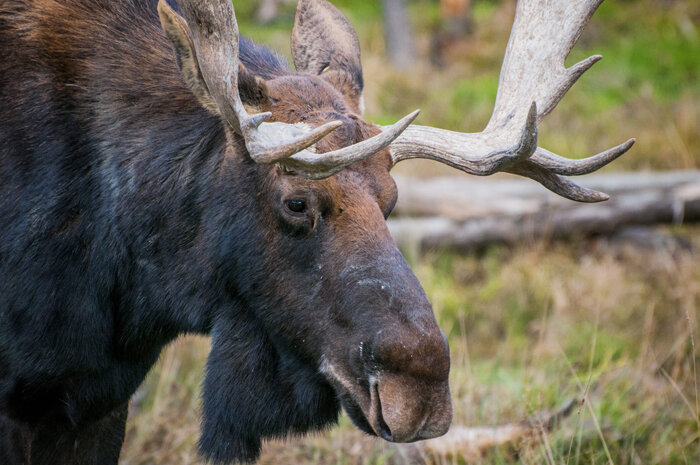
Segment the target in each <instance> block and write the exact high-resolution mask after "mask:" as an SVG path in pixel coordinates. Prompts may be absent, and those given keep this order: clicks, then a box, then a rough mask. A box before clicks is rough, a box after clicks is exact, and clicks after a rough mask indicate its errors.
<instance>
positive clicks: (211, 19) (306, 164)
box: [158, 0, 418, 179]
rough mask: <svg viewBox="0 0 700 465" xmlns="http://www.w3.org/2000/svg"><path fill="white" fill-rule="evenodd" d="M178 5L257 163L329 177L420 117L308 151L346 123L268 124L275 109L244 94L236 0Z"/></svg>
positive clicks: (208, 75)
mask: <svg viewBox="0 0 700 465" xmlns="http://www.w3.org/2000/svg"><path fill="white" fill-rule="evenodd" d="M177 3H178V5H179V6H180V8H181V10H182V14H183V17H184V19H185V21H186V23H187V24H186V25H184V24H180V25H179V26H180V27H181V29H182V31H184V32H185V35H186V36H187V40H189V41H190V42H191V45H192V49H193V50H194V53H195V54H196V59H197V60H196V61H197V63H198V70H199V72H200V73H201V77H202V78H203V80H204V82H205V83H206V86H207V89H208V93H209V94H210V95H211V97H212V99H213V100H214V102H215V103H216V107H217V110H218V111H219V113H220V114H221V116H222V118H223V119H225V120H226V121H227V122H228V123H229V124H230V125H231V127H232V128H233V130H234V131H235V132H236V133H238V134H239V135H241V136H243V138H244V140H245V144H246V148H247V149H248V152H249V154H250V156H251V158H252V159H253V160H255V161H256V162H257V163H266V164H272V163H278V164H280V165H282V166H283V167H285V168H287V169H290V170H293V171H294V172H296V173H298V174H301V175H303V176H306V177H308V178H312V179H319V178H325V177H328V176H331V175H333V174H335V173H337V172H339V171H341V170H342V169H344V168H345V167H347V166H349V165H351V164H352V163H355V162H357V161H360V160H362V159H364V158H367V157H369V156H371V155H373V154H375V153H376V152H378V151H379V150H382V149H383V148H385V147H387V146H388V145H389V144H390V143H391V142H392V141H394V140H395V139H396V137H398V135H399V134H401V132H402V131H403V130H405V129H406V128H407V127H408V125H410V124H411V123H412V122H413V120H414V119H415V118H416V116H418V112H417V111H416V112H414V113H412V114H410V115H408V116H406V117H404V118H403V119H402V120H400V121H399V122H398V123H396V124H394V125H393V126H390V127H387V128H384V129H383V131H382V132H381V133H380V134H378V135H376V136H374V137H372V138H370V139H367V140H365V141H362V142H360V143H357V144H354V145H351V146H349V147H345V148H342V149H339V150H335V151H333V152H328V153H324V154H322V155H317V154H316V153H313V152H311V151H309V150H306V149H307V148H308V147H309V146H311V145H313V144H315V143H316V142H318V141H319V140H321V139H322V138H323V137H325V136H326V135H328V134H329V133H330V132H331V131H333V130H334V129H336V128H338V127H339V126H341V124H342V123H341V122H340V121H331V122H329V123H326V124H324V125H322V126H319V127H318V128H315V129H313V130H309V129H308V128H306V127H303V126H299V125H294V124H286V123H278V122H275V123H267V122H266V121H267V120H268V119H269V118H270V116H271V114H270V113H258V114H253V115H250V114H248V112H247V111H246V109H245V108H244V106H243V102H242V101H241V98H240V95H239V92H238V70H239V61H238V56H239V50H238V44H239V32H238V23H237V22H236V15H235V13H234V9H233V4H232V2H231V0H177ZM158 8H159V13H160V14H161V18H162V20H164V21H181V18H179V17H178V16H177V15H176V14H174V12H172V9H171V8H170V6H169V5H168V4H167V2H166V0H160V2H159V5H158ZM171 18H172V19H171ZM178 18H179V19H178ZM185 26H187V27H185Z"/></svg>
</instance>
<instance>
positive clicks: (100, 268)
mask: <svg viewBox="0 0 700 465" xmlns="http://www.w3.org/2000/svg"><path fill="white" fill-rule="evenodd" d="M601 1H602V0H579V1H576V2H570V1H569V0H552V1H543V0H527V1H525V0H523V1H521V2H520V3H519V5H518V7H517V12H516V18H515V24H514V26H513V31H512V35H511V39H510V42H509V44H508V49H507V51H506V55H505V60H504V64H503V69H502V72H501V78H500V84H499V89H498V96H497V99H496V104H495V110H494V113H493V116H492V118H491V121H490V122H489V123H488V126H487V127H486V129H485V130H484V131H483V132H481V133H478V134H465V133H456V132H450V131H446V130H443V129H438V128H431V127H421V126H416V125H412V122H413V120H414V118H415V117H416V115H417V112H416V113H413V114H411V115H409V116H407V117H405V118H403V119H402V120H400V121H399V122H398V123H396V124H394V125H392V126H388V127H379V126H376V125H374V124H371V123H369V122H366V121H365V120H364V119H363V117H362V112H363V102H362V92H363V85H364V84H363V75H362V66H361V62H360V49H359V42H358V39H357V37H356V35H355V32H354V31H353V29H352V27H351V25H350V23H349V22H348V20H347V19H346V18H345V17H344V16H343V15H342V14H341V13H340V11H339V10H337V9H336V8H335V7H334V6H332V5H331V4H330V3H328V2H327V1H326V0H300V1H299V4H298V8H297V13H296V19H295V25H294V30H293V35H292V55H293V61H294V65H295V68H296V70H292V69H290V67H289V66H288V65H287V64H286V63H285V61H284V60H282V59H280V58H279V57H278V56H277V55H275V54H274V53H273V52H271V51H269V50H267V49H265V48H263V47H261V46H258V45H256V44H254V43H252V42H250V41H248V40H246V39H241V38H239V33H238V27H237V23H236V18H235V15H234V9H233V5H232V3H231V1H230V0H177V4H176V5H175V4H169V3H167V2H166V1H165V0H160V2H159V3H158V2H157V0H2V2H1V3H0V463H2V464H25V465H29V464H31V465H45V464H46V465H48V464H51V465H57V464H58V465H60V464H83V465H85V464H93V465H97V464H99V465H109V464H116V463H117V462H118V458H119V452H120V448H121V445H122V441H123V438H124V428H125V421H126V416H127V404H128V402H129V398H130V397H131V396H132V394H133V393H134V392H135V390H136V389H137V387H138V386H139V383H141V381H142V380H143V379H144V377H145V376H146V373H147V372H148V370H149V369H150V368H151V366H152V365H153V364H154V363H155V361H156V360H157V358H158V356H159V354H160V352H161V350H162V349H163V347H164V346H166V345H167V344H168V343H169V342H170V341H172V340H173V339H175V338H176V337H177V336H178V335H181V334H185V333H198V334H211V336H212V345H211V353H210V355H209V359H208V361H207V365H206V375H205V379H204V385H203V394H202V397H203V412H202V416H203V419H202V432H201V439H200V442H199V447H200V450H201V453H202V455H203V456H204V457H205V458H206V459H207V460H210V461H212V462H214V463H222V464H223V463H233V462H251V461H255V459H256V458H257V457H258V454H259V452H260V447H261V441H262V440H264V439H265V438H270V437H279V436H285V435H287V434H295V433H303V432H306V431H310V430H317V429H320V428H324V427H326V426H327V425H330V424H332V423H334V422H335V421H336V419H337V416H338V413H339V411H340V409H341V407H342V408H343V409H345V411H346V412H347V413H348V415H349V416H350V418H351V419H352V420H353V422H354V423H355V425H357V427H358V428H360V429H361V430H363V431H365V432H367V433H368V434H371V435H376V436H379V437H382V438H384V439H386V440H388V441H395V442H407V441H415V440H420V439H426V438H432V437H435V436H439V435H441V434H443V433H445V431H447V429H448V427H449V424H450V421H451V416H452V409H451V403H450V394H449V387H448V373H449V351H448V345H447V342H446V338H445V336H444V334H443V333H442V332H441V331H440V329H439V328H438V326H437V324H436V321H435V318H434V316H433V313H432V309H431V305H430V303H429V301H428V299H427V297H426V295H425V293H424V291H423V290H422V288H421V286H420V284H419V282H418V280H417V279H416V277H415V276H414V275H413V273H412V272H411V270H410V268H409V266H408V265H407V263H406V261H405V260H404V258H403V257H402V255H401V253H400V252H399V250H398V249H397V248H396V246H395V245H394V243H393V241H392V239H391V237H390V235H389V232H388V230H387V226H386V222H385V219H386V217H387V216H388V215H389V214H390V212H391V211H392V207H393V206H394V204H395V202H396V198H397V191H396V186H395V184H394V182H393V181H392V178H391V176H390V171H391V169H392V167H393V166H394V165H395V164H396V163H398V162H400V161H401V160H405V159H409V158H428V159H433V160H436V161H438V162H441V163H445V164H447V165H450V166H452V167H455V168H457V169H459V170H462V171H465V172H467V173H471V174H475V175H489V174H492V173H495V172H498V171H505V172H509V173H514V174H518V175H523V176H527V177H529V178H532V179H534V180H536V181H538V182H540V183H541V184H543V185H544V186H545V187H547V188H548V189H550V190H552V191H554V192H556V193H557V194H560V195H562V196H564V197H568V198H569V199H572V200H577V201H584V202H597V201H601V200H605V199H606V198H607V197H606V196H605V194H603V193H599V192H595V191H591V190H588V189H585V188H582V187H579V186H577V185H575V184H573V183H572V182H571V181H569V180H568V179H567V178H565V177H564V176H568V175H579V174H584V173H589V172H592V171H595V170H597V169H598V168H600V167H601V166H603V165H605V164H607V163H608V162H610V161H612V160H614V159H615V158H617V157H618V156H619V155H621V154H622V153H624V152H625V151H627V150H628V149H629V148H630V147H631V145H632V143H633V140H630V141H628V142H627V143H625V144H622V145H620V146H618V147H616V148H614V149H611V150H608V151H606V152H603V153H601V154H599V155H596V156H593V157H590V158H587V159H583V160H567V159H564V158H561V157H559V156H557V155H554V154H553V153H551V152H549V151H547V150H545V149H542V148H539V147H538V146H537V125H538V123H539V122H540V121H541V120H542V119H543V118H544V117H545V116H546V115H547V114H548V113H549V112H550V111H551V110H552V109H553V108H554V107H555V106H556V104H557V103H558V102H559V100H560V99H561V98H562V97H563V95H564V94H565V93H566V91H567V90H568V89H569V88H570V87H571V86H572V85H573V84H574V82H575V81H576V80H577V79H578V77H579V76H581V74H582V73H583V72H584V71H586V70H587V69H588V68H590V67H591V66H592V65H593V64H594V63H595V62H596V61H597V60H598V59H599V58H600V57H597V56H594V57H591V58H589V59H587V60H585V61H583V62H581V63H579V64H576V65H574V66H572V67H570V68H565V67H564V59H565V58H566V56H567V55H568V53H569V51H570V50H571V48H572V47H573V45H574V43H575V42H576V40H577V38H578V36H579V35H580V33H581V30H582V29H583V27H584V25H585V24H586V22H587V21H588V19H589V18H590V17H591V15H592V14H593V12H594V11H595V9H596V8H597V7H598V5H599V4H600V3H601Z"/></svg>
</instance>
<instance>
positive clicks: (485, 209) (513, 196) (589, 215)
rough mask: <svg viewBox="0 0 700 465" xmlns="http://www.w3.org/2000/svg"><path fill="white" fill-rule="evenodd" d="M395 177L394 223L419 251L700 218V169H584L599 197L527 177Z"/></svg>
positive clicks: (400, 237)
mask: <svg viewBox="0 0 700 465" xmlns="http://www.w3.org/2000/svg"><path fill="white" fill-rule="evenodd" d="M397 184H398V187H399V193H400V195H399V202H398V203H397V205H396V209H395V210H394V214H393V216H392V219H390V220H389V229H390V230H391V233H392V236H393V237H394V239H395V240H396V242H397V243H398V244H399V245H401V246H403V247H409V248H413V249H414V251H416V249H417V251H420V250H421V249H425V248H442V247H447V248H456V249H473V248H478V247H483V246H485V245H488V244H491V243H507V244H515V243H518V242H521V241H523V240H531V239H537V238H543V237H546V238H549V237H552V238H558V237H567V236H573V235H586V234H608V233H613V232H615V231H617V230H619V229H620V228H622V227H625V226H634V225H652V224H680V223H683V222H693V221H700V171H677V172H664V173H627V174H598V175H591V176H586V177H584V179H583V184H584V185H586V186H590V187H592V188H594V189H599V190H602V191H604V192H607V193H609V194H610V195H611V199H610V200H608V201H607V202H602V203H597V204H585V203H576V202H572V201H570V200H566V199H564V198H561V197H558V196H556V195H555V194H553V193H551V192H549V191H547V190H545V189H544V188H543V187H542V186H540V185H539V184H537V183H535V182H532V181H529V180H515V179H489V180H486V179H479V178H467V177H459V178H456V177H455V178H434V179H416V178H401V177H397Z"/></svg>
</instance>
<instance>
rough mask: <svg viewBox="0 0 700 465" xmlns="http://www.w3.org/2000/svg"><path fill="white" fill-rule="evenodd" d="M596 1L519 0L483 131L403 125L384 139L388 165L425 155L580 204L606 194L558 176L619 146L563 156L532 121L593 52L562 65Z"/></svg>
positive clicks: (601, 162)
mask: <svg viewBox="0 0 700 465" xmlns="http://www.w3.org/2000/svg"><path fill="white" fill-rule="evenodd" d="M602 2H603V0H576V1H572V0H520V1H519V2H518V5H517V9H516V14H515V21H514V24H513V29H512V31H511V35H510V40H509V41H508V47H507V49H506V54H505V58H504V60H503V67H502V68H501V76H500V81H499V84H498V94H497V97H496V104H495V108H494V111H493V115H492V116H491V120H490V121H489V123H488V125H487V126H486V129H484V131H483V132H480V133H475V134H466V133H458V132H452V131H447V130H444V129H438V128H432V127H422V126H411V127H409V128H408V129H407V130H406V131H405V132H404V133H403V134H402V135H401V136H400V137H399V138H398V139H397V140H396V141H394V143H392V145H391V152H392V158H393V161H394V164H396V163H398V162H400V161H402V160H407V159H410V158H428V159H432V160H436V161H439V162H441V163H445V164H447V165H449V166H452V167H454V168H457V169H459V170H462V171H465V172H467V173H470V174H475V175H479V176H486V175H490V174H493V173H496V172H498V171H505V172H509V173H513V174H519V175H522V176H527V177H529V178H532V179H534V180H536V181H538V182H540V183H541V184H543V185H544V186H545V187H546V188H548V189H550V190H551V191H553V192H555V193H557V194H559V195H561V196H563V197H567V198H569V199H572V200H577V201H580V202H599V201H602V200H607V199H608V196H607V195H606V194H604V193H602V192H596V191H593V190H590V189H586V188H583V187H580V186H577V185H576V184H574V183H573V182H571V181H570V180H568V179H567V178H565V177H563V176H562V175H564V176H576V175H581V174H587V173H591V172H593V171H596V170H598V169H599V168H601V167H603V166H605V165H606V164H608V163H610V162H611V161H613V160H615V159H616V158H617V157H619V156H620V155H622V154H623V153H625V152H627V151H628V150H629V149H630V148H631V147H632V145H633V144H634V142H635V141H634V139H630V140H628V141H627V142H625V143H624V144H622V145H619V146H617V147H615V148H612V149H610V150H607V151H605V152H602V153H600V154H598V155H595V156H592V157H590V158H586V159H583V160H569V159H566V158H562V157H560V156H558V155H555V154H553V153H551V152H549V151H547V150H545V149H543V148H539V147H537V125H538V123H539V122H540V121H542V119H544V117H545V116H547V115H548V114H549V113H550V112H551V111H552V110H553V109H554V107H555V106H556V105H557V104H558V103H559V101H560V100H561V99H562V97H563V96H564V94H566V92H567V91H568V90H569V89H570V88H571V86H573V85H574V83H575V82H576V81H577V80H578V78H579V77H581V75H582V74H583V73H584V72H586V71H587V70H588V69H589V68H590V67H591V66H593V65H594V64H595V63H596V62H597V61H598V60H600V59H601V56H599V55H596V56H592V57H590V58H588V59H586V60H584V61H582V62H580V63H578V64H576V65H574V66H572V67H571V68H568V69H567V68H565V66H564V60H565V59H566V57H567V56H568V55H569V52H570V51H571V49H572V48H573V46H574V44H575V43H576V41H577V40H578V38H579V36H580V35H581V31H582V30H583V28H584V26H585V25H586V23H587V22H588V20H589V19H590V18H591V16H593V13H594V12H595V10H596V9H597V8H598V6H599V5H600V4H601V3H602Z"/></svg>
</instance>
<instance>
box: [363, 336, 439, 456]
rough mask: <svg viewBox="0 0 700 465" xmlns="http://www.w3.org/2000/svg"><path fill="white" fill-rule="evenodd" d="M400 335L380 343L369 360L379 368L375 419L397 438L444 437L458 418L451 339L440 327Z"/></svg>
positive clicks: (381, 432) (373, 383) (372, 385)
mask: <svg viewBox="0 0 700 465" xmlns="http://www.w3.org/2000/svg"><path fill="white" fill-rule="evenodd" d="M411 326H413V325H411ZM410 329H415V326H413V327H411V328H410ZM407 333H409V334H410V337H409V334H407ZM380 334H381V333H380ZM395 336H397V337H394V338H390V339H382V340H380V341H376V342H377V343H376V345H375V346H374V349H375V350H374V351H373V353H372V355H373V357H372V360H371V361H370V362H369V363H370V365H372V366H373V367H374V369H375V370H376V371H375V373H376V374H373V375H371V376H370V379H369V389H370V408H369V415H368V420H369V423H370V425H371V426H372V429H373V430H374V432H375V433H376V434H377V435H378V436H380V437H382V438H384V439H386V440H388V441H392V442H412V441H417V440H421V439H430V438H434V437H437V436H441V435H443V434H445V433H446V432H447V429H448V428H449V426H450V423H451V421H452V403H451V400H450V389H449V384H448V376H449V366H450V358H449V348H448V345H447V339H446V338H445V335H444V333H443V332H442V331H440V330H439V329H438V328H437V325H435V326H433V327H432V328H431V330H430V331H427V332H426V331H425V330H421V331H415V330H409V331H406V330H404V331H399V334H398V335H395Z"/></svg>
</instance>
